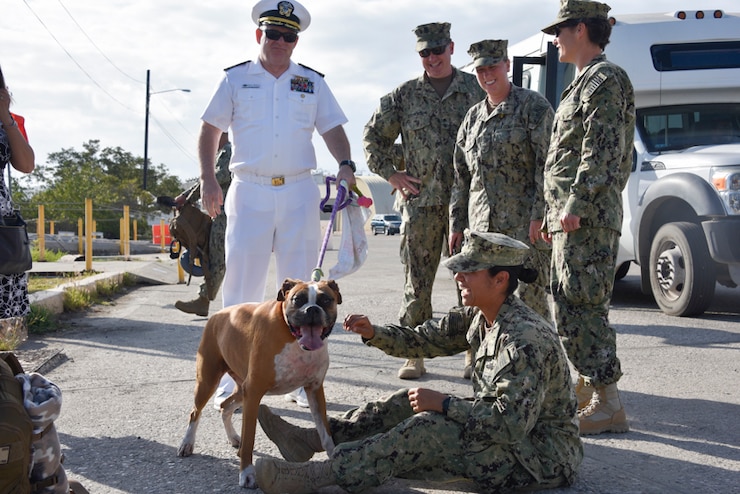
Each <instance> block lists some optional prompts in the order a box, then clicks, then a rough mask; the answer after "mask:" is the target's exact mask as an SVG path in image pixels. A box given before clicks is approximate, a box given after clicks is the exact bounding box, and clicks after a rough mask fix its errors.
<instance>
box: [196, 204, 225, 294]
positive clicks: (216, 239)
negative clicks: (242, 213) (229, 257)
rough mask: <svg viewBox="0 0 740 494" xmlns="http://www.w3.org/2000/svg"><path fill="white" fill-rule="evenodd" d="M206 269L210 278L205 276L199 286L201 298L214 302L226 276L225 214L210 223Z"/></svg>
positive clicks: (222, 213)
mask: <svg viewBox="0 0 740 494" xmlns="http://www.w3.org/2000/svg"><path fill="white" fill-rule="evenodd" d="M208 268H209V274H210V276H206V277H205V280H204V281H203V283H201V284H200V293H199V295H200V296H201V297H206V298H207V299H208V300H214V299H215V298H216V295H217V294H218V290H219V289H220V288H221V282H222V281H224V274H226V214H225V213H224V212H221V213H220V214H219V215H218V216H216V217H215V218H214V219H213V223H211V235H210V236H209V237H208Z"/></svg>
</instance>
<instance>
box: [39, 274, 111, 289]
mask: <svg viewBox="0 0 740 494" xmlns="http://www.w3.org/2000/svg"><path fill="white" fill-rule="evenodd" d="M94 274H97V273H94V272H93V273H87V272H85V273H81V274H65V275H60V276H39V275H36V274H33V273H28V293H35V292H42V291H44V290H51V289H52V288H56V287H58V286H59V285H63V284H65V283H71V282H73V281H80V280H84V279H85V278H87V277H88V276H92V275H94Z"/></svg>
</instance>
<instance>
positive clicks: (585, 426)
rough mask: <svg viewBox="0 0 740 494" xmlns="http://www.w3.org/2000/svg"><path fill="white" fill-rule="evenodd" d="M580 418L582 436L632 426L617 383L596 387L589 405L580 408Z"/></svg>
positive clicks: (623, 430)
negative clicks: (628, 420) (625, 411)
mask: <svg viewBox="0 0 740 494" xmlns="http://www.w3.org/2000/svg"><path fill="white" fill-rule="evenodd" d="M578 420H580V431H581V435H582V436H588V435H593V434H601V433H603V432H627V431H629V430H630V426H629V423H628V422H627V414H625V413H624V407H623V406H622V402H621V400H620V399H619V390H617V383H612V384H609V385H608V386H604V387H597V388H595V391H594V394H593V396H592V397H591V402H590V403H589V404H588V406H586V407H585V408H584V409H583V410H578Z"/></svg>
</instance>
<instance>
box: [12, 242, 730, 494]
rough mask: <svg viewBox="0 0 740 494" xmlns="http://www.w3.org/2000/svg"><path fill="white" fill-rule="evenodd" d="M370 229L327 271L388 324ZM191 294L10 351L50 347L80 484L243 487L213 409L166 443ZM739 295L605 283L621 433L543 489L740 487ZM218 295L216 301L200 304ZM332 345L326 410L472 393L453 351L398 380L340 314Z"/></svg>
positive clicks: (393, 271)
mask: <svg viewBox="0 0 740 494" xmlns="http://www.w3.org/2000/svg"><path fill="white" fill-rule="evenodd" d="M368 238H369V244H370V253H369V256H368V260H367V262H366V264H365V266H363V268H362V269H361V270H360V271H359V272H357V273H355V274H353V275H350V276H348V277H346V278H344V279H341V280H339V281H338V283H339V286H340V289H341V292H342V295H343V298H344V303H343V304H342V305H341V306H340V307H339V309H340V319H341V318H343V317H344V316H345V315H346V314H348V313H364V314H366V315H368V316H369V317H370V319H371V321H373V322H377V323H383V322H394V321H396V320H397V313H398V308H399V302H400V297H401V286H402V280H403V271H402V267H401V265H400V263H399V261H398V246H399V237H398V236H391V237H386V236H377V237H374V236H372V235H370V236H369V237H368ZM335 243H338V242H336V241H335ZM153 257H157V256H149V257H148V261H149V262H151V261H152V260H153ZM158 257H160V260H159V261H155V262H154V263H153V264H152V266H154V267H156V269H158V270H161V268H162V267H163V266H166V267H168V269H171V271H172V278H171V280H172V282H173V283H175V282H176V280H177V277H176V274H175V271H174V268H172V263H173V261H170V260H169V258H168V257H167V256H164V255H163V256H158ZM335 259H336V252H334V251H330V252H328V253H327V256H326V258H325V261H324V268H327V267H330V266H331V265H332V264H333V263H334V262H335ZM96 269H97V266H96ZM139 270H140V269H139ZM324 271H325V272H328V271H327V269H325V270H324ZM271 273H272V271H271ZM270 276H274V275H272V274H271V275H270ZM271 279H272V278H271ZM196 293H197V286H186V285H178V284H171V285H150V284H146V285H138V286H137V287H136V288H135V289H132V290H130V291H128V292H127V293H126V294H124V295H122V296H120V297H118V298H117V299H116V300H115V301H114V302H113V303H112V304H109V305H101V306H96V307H95V308H94V309H93V310H91V311H89V312H87V313H84V314H79V315H76V316H74V317H72V318H71V319H69V321H68V322H69V323H70V324H71V329H67V330H65V331H63V332H58V333H54V334H51V335H47V336H45V337H43V338H33V339H32V340H30V341H28V342H26V343H25V344H24V346H23V347H22V348H21V350H22V353H23V352H24V351H25V352H28V353H29V354H31V353H33V352H37V353H38V354H44V355H48V356H53V355H56V357H54V358H52V359H51V361H50V362H49V364H48V365H47V366H45V368H44V370H43V372H44V374H45V375H46V377H47V378H49V379H51V380H52V381H54V382H55V383H56V384H57V385H59V386H60V388H61V389H62V391H63V396H64V405H63V407H62V413H61V417H60V418H59V419H58V421H57V423H56V424H57V429H58V431H59V436H60V439H61V442H62V444H63V448H64V452H65V456H66V461H65V468H66V470H67V473H68V475H69V476H70V477H71V478H74V479H77V480H79V481H81V482H82V483H83V485H85V486H86V487H87V488H88V490H89V491H90V492H91V493H95V494H108V493H110V494H113V493H137V494H138V493H187V494H190V493H193V494H195V493H207V492H224V493H226V492H233V493H237V492H250V491H244V490H242V489H240V488H239V487H238V483H237V477H238V458H237V457H236V454H235V450H233V449H232V448H231V447H230V446H229V444H228V443H227V441H226V436H225V434H224V432H223V427H222V424H221V421H220V417H219V414H218V412H217V411H216V410H214V409H213V408H211V407H208V408H207V409H206V410H205V411H204V414H203V417H202V419H201V424H200V428H199V431H198V437H197V439H196V444H195V455H194V456H192V457H189V458H178V457H177V456H176V450H177V447H178V445H179V443H180V441H181V439H182V436H183V434H184V432H185V427H186V424H187V414H188V413H189V410H190V407H191V406H192V391H193V386H194V370H195V369H194V367H195V366H194V358H195V351H196V348H197V345H198V342H199V339H200V334H201V330H202V328H203V325H204V324H205V320H206V319H205V318H201V317H191V316H189V315H186V314H183V313H180V312H179V311H178V310H176V309H175V308H174V303H175V301H176V300H178V299H181V300H186V299H190V298H192V297H194V296H195V294H196ZM739 295H740V289H736V290H728V289H722V288H720V287H718V294H717V297H716V298H715V302H714V304H713V306H712V307H711V308H710V310H709V311H708V312H707V313H706V314H705V315H704V316H702V317H700V318H674V317H669V316H666V315H664V314H662V313H661V312H660V311H659V310H658V309H657V307H656V306H655V305H654V303H653V301H652V300H651V298H650V297H647V296H644V295H642V294H641V293H640V291H639V283H638V280H637V278H636V277H635V276H634V274H633V273H632V272H631V273H630V274H628V276H627V277H626V278H625V279H624V280H622V281H620V282H618V283H617V288H616V292H615V296H614V300H613V308H612V311H611V321H612V323H613V324H614V325H615V327H616V329H617V333H618V348H619V356H620V358H621V360H622V367H623V370H624V377H623V378H622V380H621V381H620V390H621V393H622V399H623V400H624V402H625V406H626V410H627V414H628V416H629V419H630V423H631V431H630V432H629V433H626V434H606V435H602V436H596V437H589V438H585V439H584V447H585V452H586V457H585V460H584V463H583V465H582V468H581V472H580V476H579V479H578V481H577V482H576V484H575V485H574V486H573V487H572V488H570V489H557V490H554V491H551V492H554V493H561V494H562V493H566V492H571V493H597V492H598V493H668V492H670V493H686V494H688V493H727V492H740V427H738V426H737V422H738V418H740V387H739V386H738V383H740V375H739V374H740V364H738V362H740V359H738V356H740V353H738V352H739V351H740V303H738V302H740V296H739ZM433 303H434V307H435V309H436V310H438V311H442V310H446V309H447V308H448V307H450V306H452V305H454V304H455V303H456V296H455V291H454V282H453V281H452V279H451V277H450V275H449V273H448V272H446V271H445V270H444V269H440V271H439V273H438V277H437V280H436V284H435V291H434V297H433ZM219 308H220V301H217V302H216V303H214V304H212V306H211V312H214V311H216V310H218V309H219ZM330 354H331V358H332V363H331V367H330V369H329V372H328V376H327V379H326V382H325V388H326V395H327V400H328V402H329V413H334V412H342V411H345V410H347V409H349V408H351V407H352V406H353V405H355V404H359V403H360V402H364V401H367V400H371V399H375V398H377V397H378V396H380V395H383V394H386V393H389V392H392V391H395V390H396V389H398V388H401V387H407V386H424V387H430V388H434V389H438V390H441V391H445V392H448V393H453V394H456V395H460V396H467V395H469V394H470V385H469V383H468V382H467V381H465V380H463V379H462V378H461V374H462V367H463V355H458V356H455V357H446V358H437V359H434V360H429V361H427V363H426V367H427V371H428V373H427V374H426V375H425V376H424V377H423V378H422V379H420V380H419V381H416V382H414V381H401V380H399V379H397V378H396V372H397V370H398V368H399V366H400V365H401V363H402V362H401V360H400V359H396V358H392V357H388V356H386V355H385V354H383V353H382V352H380V351H378V350H376V349H372V348H368V347H366V346H364V345H362V344H361V342H360V341H359V337H357V336H356V335H351V334H345V333H344V332H343V331H342V330H341V329H339V328H338V327H337V328H336V329H335V331H334V332H333V333H332V335H331V337H330ZM263 402H264V403H267V404H268V405H269V406H271V407H272V408H273V409H275V410H276V411H277V412H279V413H280V414H282V415H284V416H286V417H287V419H288V420H290V421H292V422H294V423H296V424H301V425H305V426H308V425H310V417H309V413H308V411H307V410H304V409H301V408H298V407H297V406H295V405H294V404H291V403H286V402H285V401H283V399H282V397H279V396H268V397H265V399H264V400H263ZM236 420H237V421H238V420H240V416H236ZM257 433H258V436H257V441H256V444H255V458H256V457H259V456H261V455H273V456H279V453H278V451H277V448H276V447H275V446H274V445H273V444H272V443H271V442H270V441H269V440H268V439H267V438H266V437H265V436H264V434H263V433H262V431H261V429H260V428H259V427H258V431H257ZM322 455H323V454H322ZM317 457H319V458H320V457H322V456H319V455H317ZM469 489H470V485H469V484H465V483H457V484H433V483H423V482H421V483H420V482H407V481H403V480H393V481H391V482H390V483H388V484H386V485H385V486H383V487H381V488H378V489H376V490H374V491H373V492H374V493H380V494H390V493H429V494H432V493H434V494H446V493H452V492H472V491H471V490H469ZM252 492H261V491H252ZM321 492H322V493H338V492H342V491H341V489H338V488H326V489H323V490H322V491H321Z"/></svg>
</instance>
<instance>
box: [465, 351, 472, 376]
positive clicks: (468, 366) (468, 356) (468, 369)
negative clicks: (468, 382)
mask: <svg viewBox="0 0 740 494" xmlns="http://www.w3.org/2000/svg"><path fill="white" fill-rule="evenodd" d="M472 376H473V349H472V348H468V351H467V352H465V367H464V368H463V379H470V378H471V377H472Z"/></svg>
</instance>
